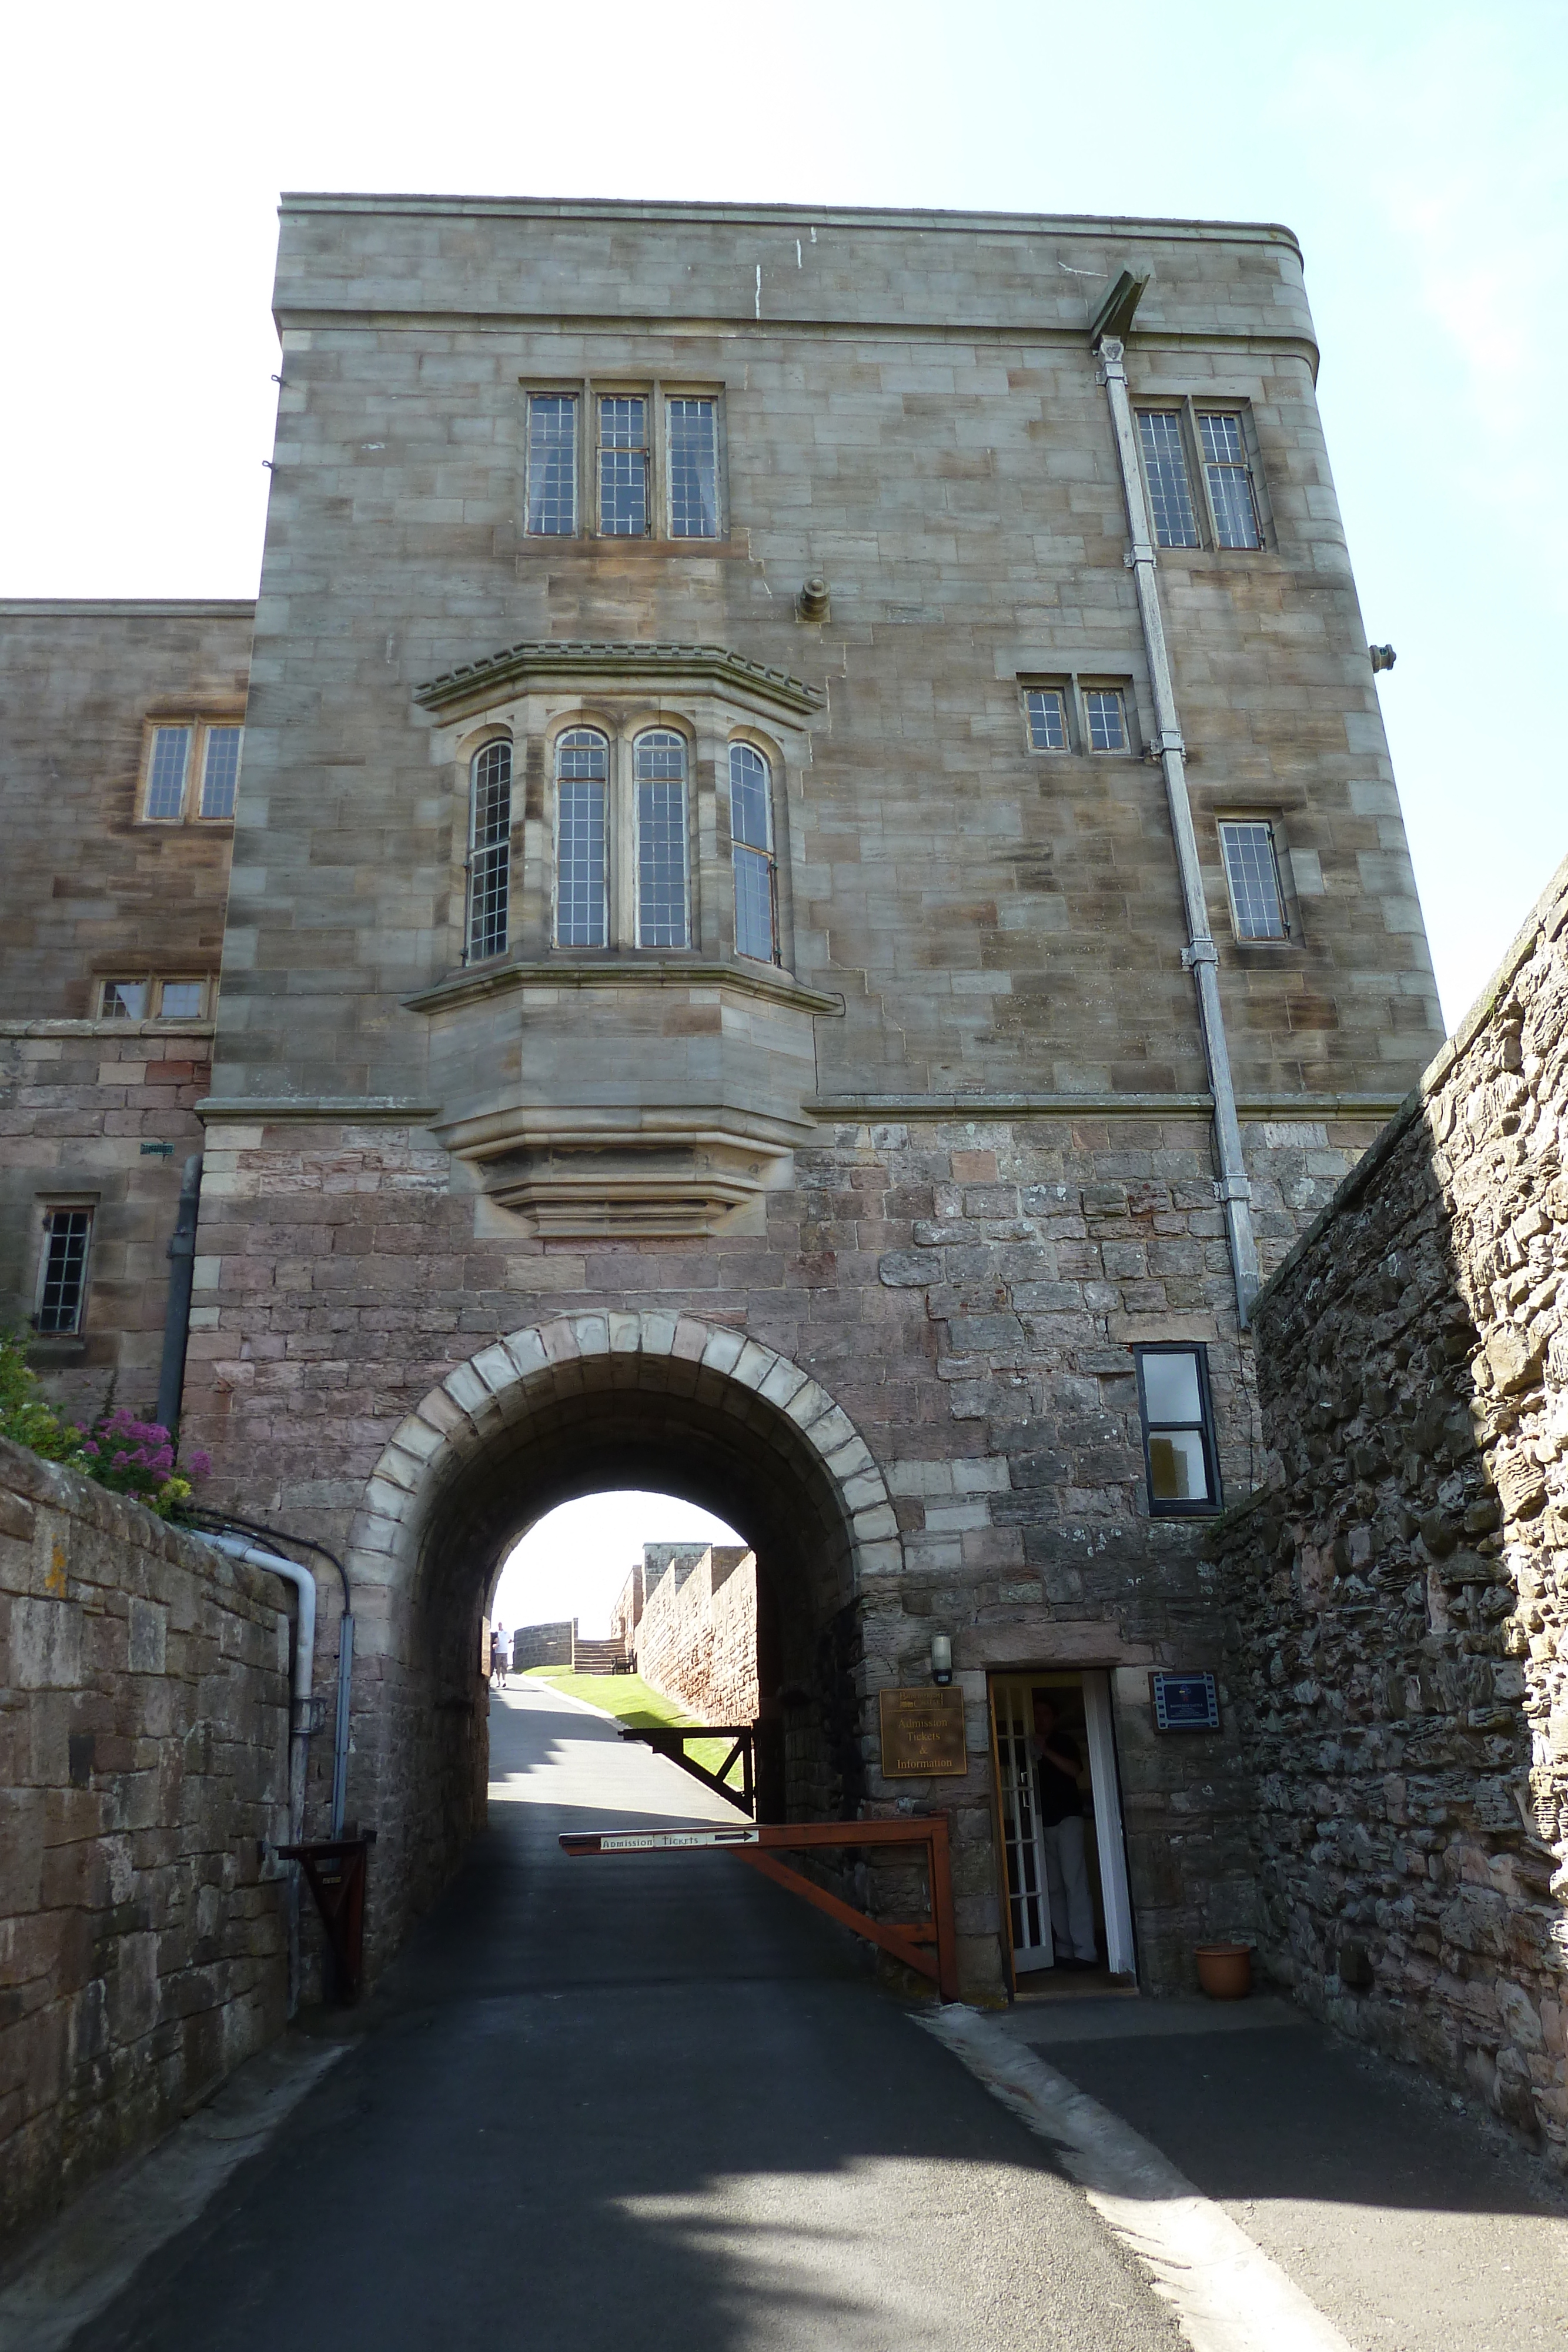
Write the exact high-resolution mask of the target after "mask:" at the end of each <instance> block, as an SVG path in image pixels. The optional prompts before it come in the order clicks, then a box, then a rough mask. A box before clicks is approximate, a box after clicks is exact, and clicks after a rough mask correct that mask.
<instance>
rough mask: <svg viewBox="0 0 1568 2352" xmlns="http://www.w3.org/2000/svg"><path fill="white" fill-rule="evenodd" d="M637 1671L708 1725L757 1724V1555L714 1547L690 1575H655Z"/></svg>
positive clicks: (639, 1643) (671, 1572) (670, 1571)
mask: <svg viewBox="0 0 1568 2352" xmlns="http://www.w3.org/2000/svg"><path fill="white" fill-rule="evenodd" d="M637 1671H638V1673H639V1674H640V1675H642V1677H643V1681H644V1682H645V1683H651V1684H652V1685H653V1688H654V1689H655V1690H658V1691H663V1692H664V1696H665V1697H666V1698H673V1699H677V1700H678V1701H679V1702H680V1704H681V1706H684V1707H685V1708H687V1709H688V1710H689V1712H690V1713H691V1714H693V1715H695V1717H697V1719H698V1721H699V1722H702V1723H755V1722H756V1720H757V1717H758V1714H759V1713H760V1711H761V1701H760V1696H759V1693H758V1677H757V1559H756V1556H755V1554H753V1553H751V1552H749V1551H747V1550H746V1549H744V1548H743V1547H739V1546H737V1545H734V1544H718V1545H711V1546H709V1548H708V1549H706V1551H704V1552H703V1553H702V1554H701V1556H700V1558H699V1559H697V1561H696V1563H695V1566H694V1567H693V1568H692V1570H690V1572H689V1573H688V1574H687V1575H685V1576H680V1575H678V1574H677V1573H676V1571H675V1570H674V1568H673V1567H671V1568H668V1569H666V1570H665V1571H664V1574H663V1575H662V1576H660V1577H659V1578H658V1579H657V1580H650V1582H649V1585H648V1590H647V1598H646V1601H645V1603H644V1606H643V1618H642V1623H641V1626H640V1627H639V1630H638V1633H637Z"/></svg>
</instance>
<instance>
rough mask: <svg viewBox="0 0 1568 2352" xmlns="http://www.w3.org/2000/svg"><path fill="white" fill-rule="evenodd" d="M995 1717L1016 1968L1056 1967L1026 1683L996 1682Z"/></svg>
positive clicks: (1023, 1973) (1004, 1863) (1017, 1971)
mask: <svg viewBox="0 0 1568 2352" xmlns="http://www.w3.org/2000/svg"><path fill="white" fill-rule="evenodd" d="M991 1720H992V1723H993V1725H994V1727H995V1730H996V1741H997V1797H998V1808H999V1811H1000V1813H1001V1822H1002V1866H1003V1869H1004V1871H1005V1873H1006V1886H1007V1897H1006V1899H1007V1905H1008V1924H1009V1931H1010V1933H1011V1937H1012V1948H1013V1972H1014V1974H1015V1975H1017V1976H1026V1975H1029V1974H1030V1973H1031V1972H1032V1971H1033V1970H1035V1969H1051V1968H1054V1967H1055V1966H1056V1948H1055V1945H1054V1943H1053V1941H1052V1937H1051V1896H1050V1894H1049V1892H1048V1891H1047V1887H1046V1881H1045V1850H1044V1847H1043V1846H1042V1845H1041V1843H1040V1819H1039V1811H1038V1808H1037V1807H1036V1804H1035V1781H1034V1765H1033V1759H1031V1757H1030V1750H1029V1743H1030V1736H1031V1734H1032V1732H1033V1730H1034V1717H1033V1712H1032V1707H1031V1704H1030V1685H1029V1684H1028V1683H1027V1682H1011V1681H1009V1682H1002V1681H997V1682H993V1683H992V1685H991Z"/></svg>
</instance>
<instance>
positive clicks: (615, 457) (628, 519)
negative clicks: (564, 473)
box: [599, 393, 648, 539]
mask: <svg viewBox="0 0 1568 2352" xmlns="http://www.w3.org/2000/svg"><path fill="white" fill-rule="evenodd" d="M599 528H600V530H601V531H602V532H603V533H605V535H606V536H607V537H609V538H611V539H644V538H646V536H647V532H648V404H647V402H646V400H644V399H643V396H642V395H641V394H622V393H613V394H610V395H609V396H607V397H606V398H604V399H602V400H601V402H600V404H599Z"/></svg>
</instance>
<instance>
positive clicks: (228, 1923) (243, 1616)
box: [0, 1439, 291, 2233]
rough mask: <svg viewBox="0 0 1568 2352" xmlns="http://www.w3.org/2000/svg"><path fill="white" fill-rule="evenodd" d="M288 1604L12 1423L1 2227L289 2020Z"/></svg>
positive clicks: (6, 1571) (135, 2143) (0, 1701)
mask: <svg viewBox="0 0 1568 2352" xmlns="http://www.w3.org/2000/svg"><path fill="white" fill-rule="evenodd" d="M290 1638H291V1637H290V1630H289V1620H288V1617H287V1613H286V1612H284V1611H283V1610H282V1609H280V1607H279V1606H278V1587H277V1585H276V1584H275V1583H274V1582H273V1580H270V1579H268V1578H267V1577H265V1576H263V1575H261V1574H259V1573H258V1572H257V1571H256V1570H254V1569H250V1568H246V1567H244V1566H242V1565H239V1564H236V1563H235V1562H233V1561H230V1560H226V1559H223V1558H222V1557H221V1556H220V1555H218V1554H217V1553H215V1552H214V1551H212V1550H211V1549H209V1547H208V1546H206V1545H204V1544H202V1543H199V1542H197V1541H195V1540H194V1539H193V1538H190V1537H188V1536H183V1535H181V1534H179V1533H178V1532H176V1531H175V1530H173V1529H172V1528H169V1527H167V1526H165V1525H164V1524H163V1523H162V1521H160V1520H159V1519H156V1518H155V1517H153V1516H152V1513H151V1512H149V1511H146V1510H144V1509H142V1508H141V1506H140V1505H139V1504H136V1503H133V1502H130V1501H128V1500H126V1499H125V1498H124V1497H122V1496H116V1495H110V1494H108V1493H106V1492H105V1490H104V1489H103V1488H102V1487H99V1486H93V1485H92V1484H91V1483H90V1482H89V1480H87V1479H83V1478H79V1477H78V1476H77V1475H75V1474H74V1473H71V1472H68V1471H65V1470H61V1469H59V1468H57V1467H56V1466H54V1465H50V1464H47V1463H45V1462H41V1461H40V1460H39V1459H38V1457H37V1455H36V1454H29V1453H26V1452H24V1451H23V1450H22V1449H21V1448H20V1447H18V1446H15V1445H11V1444H7V1443H6V1442H5V1440H3V1439H0V1958H3V1968H4V1973H3V1977H0V1982H3V1984H4V1988H5V1990H4V1993H3V1995H0V2000H3V2004H4V2005H3V2007H0V2233H8V2232H10V2231H14V2230H16V2229H18V2228H21V2227H23V2226H25V2225H26V2224H27V2223H29V2222H32V2221H37V2220H38V2219H40V2218H41V2217H42V2216H43V2215H45V2214H46V2213H47V2212H48V2211H50V2210H52V2209H53V2208H54V2207H55V2206H56V2205H57V2204H59V2203H61V2202H63V2201H64V2200H65V2199H66V2198H68V2196H69V2195H70V2194H71V2193H72V2192H73V2191H74V2190H75V2189H78V2188H79V2187H80V2186H81V2185H82V2183H83V2182H84V2181H85V2180H86V2179H89V2177H90V2176H91V2175H92V2174H93V2173H94V2172H96V2171H99V2170H100V2169H101V2168H103V2167H104V2166H106V2165H108V2164H110V2163H112V2162H114V2161H115V2160H116V2159H117V2158H119V2157H120V2156H123V2155H124V2154H126V2153H127V2152H129V2151H130V2150H131V2149H133V2148H135V2147H139V2146H141V2145H142V2144H143V2143H145V2142H146V2141H147V2140H148V2139H150V2138H152V2137H154V2136H155V2135H156V2134H157V2133H158V2132H159V2131H161V2130H162V2129H164V2128H165V2127H166V2126H169V2125H170V2124H172V2123H173V2122H175V2121H177V2120H178V2119H179V2117H180V2116H182V2115H183V2114H184V2113H186V2112H187V2111H188V2109H189V2108H190V2106H191V2105H193V2103H194V2102H196V2101H198V2100H200V2099H201V2098H203V2097H204V2095H206V2093H207V2092H208V2091H210V2090H211V2089H212V2088H213V2087H214V2084H217V2083H218V2082H220V2081H221V2080H222V2079H223V2077H224V2076H225V2074H228V2073H229V2072H230V2070H231V2069H232V2068H233V2067H235V2066H236V2065H237V2064H238V2063H240V2061H241V2060H242V2059H244V2058H246V2057H248V2056H249V2055H250V2054H251V2053H253V2052H254V2051H256V2050H258V2049H260V2048H262V2047H263V2046H264V2044H265V2043H267V2042H268V2041H270V2040H271V2039H272V2038H273V2037H274V2036H275V2035H276V2034H277V2033H278V2032H280V2031H281V2030H282V2025H283V2018H284V2010H285V2005H286V2001H287V1948H286V1936H285V1925H284V1918H283V1911H282V1897H283V1889H282V1887H281V1885H280V1883H279V1882H278V1880H277V1878H276V1877H272V1876H267V1875H264V1874H263V1872H264V1865H263V1863H262V1858H261V1842H262V1841H264V1840H266V1841H269V1842H274V1843H275V1842H276V1841H277V1840H278V1839H279V1838H282V1837H285V1836H286V1835H287V1724H288V1679H289V1643H290Z"/></svg>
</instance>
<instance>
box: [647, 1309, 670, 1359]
mask: <svg viewBox="0 0 1568 2352" xmlns="http://www.w3.org/2000/svg"><path fill="white" fill-rule="evenodd" d="M677 1319H678V1318H676V1316H675V1315H674V1312H673V1311H672V1310H671V1309H669V1308H667V1307H655V1308H654V1309H653V1313H652V1314H645V1315H643V1318H642V1324H643V1354H644V1355H645V1356H667V1355H669V1353H670V1352H671V1350H672V1349H673V1348H674V1344H675V1324H676V1321H677Z"/></svg>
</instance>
